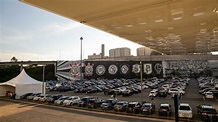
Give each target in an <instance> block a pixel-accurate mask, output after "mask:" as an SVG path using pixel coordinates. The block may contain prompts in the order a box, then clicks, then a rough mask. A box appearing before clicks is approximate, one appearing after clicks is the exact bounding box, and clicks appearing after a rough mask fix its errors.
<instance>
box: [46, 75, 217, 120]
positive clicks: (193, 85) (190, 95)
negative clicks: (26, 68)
mask: <svg viewBox="0 0 218 122" xmlns="http://www.w3.org/2000/svg"><path fill="white" fill-rule="evenodd" d="M150 91H151V89H150V88H148V89H144V90H143V91H142V97H141V93H138V94H133V95H131V96H129V97H124V96H121V95H117V96H116V98H117V99H118V100H126V101H128V102H131V101H138V102H140V101H141V100H142V101H146V102H153V103H155V105H156V111H157V109H158V108H159V105H160V104H161V103H169V104H170V105H171V106H172V108H173V112H174V101H173V98H171V96H170V95H168V96H167V97H166V98H164V97H154V99H153V100H151V98H150V97H148V94H149V92H150ZM198 92H199V87H198V81H197V80H196V79H191V80H190V82H189V85H187V88H186V94H185V95H184V96H182V97H181V98H180V100H179V102H180V103H188V104H190V106H191V107H192V110H193V116H194V118H197V115H196V114H197V109H196V106H197V105H199V104H210V105H213V106H215V107H216V109H217V110H218V104H217V103H218V101H216V100H215V99H206V100H204V99H203V97H202V95H200V94H199V93H198ZM47 94H63V95H67V96H80V97H81V98H82V97H85V96H94V97H98V98H101V99H108V98H111V96H110V95H104V93H103V92H98V93H74V92H73V91H67V92H58V91H47ZM156 113H157V112H156Z"/></svg>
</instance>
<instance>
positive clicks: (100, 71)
mask: <svg viewBox="0 0 218 122" xmlns="http://www.w3.org/2000/svg"><path fill="white" fill-rule="evenodd" d="M104 73H105V67H104V66H103V65H98V66H97V67H96V74H98V75H103V74H104Z"/></svg>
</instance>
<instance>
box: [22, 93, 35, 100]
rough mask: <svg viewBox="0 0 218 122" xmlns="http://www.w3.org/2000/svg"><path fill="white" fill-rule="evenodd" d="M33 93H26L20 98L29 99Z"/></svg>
mask: <svg viewBox="0 0 218 122" xmlns="http://www.w3.org/2000/svg"><path fill="white" fill-rule="evenodd" d="M32 94H33V93H25V94H23V95H21V96H20V99H27V97H28V96H30V95H32Z"/></svg>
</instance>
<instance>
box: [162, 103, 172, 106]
mask: <svg viewBox="0 0 218 122" xmlns="http://www.w3.org/2000/svg"><path fill="white" fill-rule="evenodd" d="M160 106H170V104H168V103H164V104H160Z"/></svg>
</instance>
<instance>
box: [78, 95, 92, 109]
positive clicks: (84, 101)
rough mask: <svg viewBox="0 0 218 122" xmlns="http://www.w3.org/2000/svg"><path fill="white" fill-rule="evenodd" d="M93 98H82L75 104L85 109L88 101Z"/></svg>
mask: <svg viewBox="0 0 218 122" xmlns="http://www.w3.org/2000/svg"><path fill="white" fill-rule="evenodd" d="M93 98H94V97H91V96H87V97H83V98H82V99H80V100H79V101H78V102H77V106H79V107H86V106H87V104H88V101H89V100H90V99H93Z"/></svg>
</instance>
